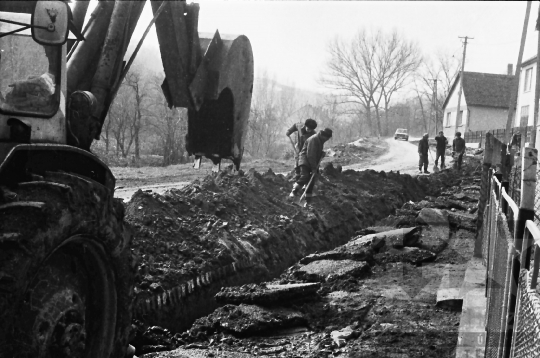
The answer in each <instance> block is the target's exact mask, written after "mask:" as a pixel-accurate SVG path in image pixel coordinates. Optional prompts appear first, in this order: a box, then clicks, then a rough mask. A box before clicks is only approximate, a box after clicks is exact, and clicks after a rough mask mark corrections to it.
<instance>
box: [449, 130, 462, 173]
mask: <svg viewBox="0 0 540 358" xmlns="http://www.w3.org/2000/svg"><path fill="white" fill-rule="evenodd" d="M454 154H457V155H458V157H457V169H458V170H461V163H462V162H463V154H465V139H463V138H461V132H456V137H455V138H454V142H453V143H452V156H454Z"/></svg>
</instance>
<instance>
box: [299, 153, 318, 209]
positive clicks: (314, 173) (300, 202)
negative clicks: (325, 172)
mask: <svg viewBox="0 0 540 358" xmlns="http://www.w3.org/2000/svg"><path fill="white" fill-rule="evenodd" d="M323 158H324V157H321V159H320V160H319V163H317V168H316V169H315V170H314V171H313V174H311V178H310V179H309V183H308V184H307V185H306V188H305V189H304V194H302V196H301V197H300V199H298V201H297V202H296V203H295V204H296V205H299V206H300V207H304V206H306V203H307V201H306V193H307V190H308V188H309V186H310V185H311V182H312V181H313V179H314V178H315V175H317V172H318V171H319V165H321V161H322V160H323Z"/></svg>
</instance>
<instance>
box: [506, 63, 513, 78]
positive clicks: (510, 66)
mask: <svg viewBox="0 0 540 358" xmlns="http://www.w3.org/2000/svg"><path fill="white" fill-rule="evenodd" d="M506 71H507V75H508V76H513V75H514V65H513V64H511V63H509V64H508V69H507V70H506Z"/></svg>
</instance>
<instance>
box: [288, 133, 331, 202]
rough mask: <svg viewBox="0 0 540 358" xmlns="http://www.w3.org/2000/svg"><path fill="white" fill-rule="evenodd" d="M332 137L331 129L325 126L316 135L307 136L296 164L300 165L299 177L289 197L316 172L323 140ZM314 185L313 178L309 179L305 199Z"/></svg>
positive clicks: (309, 196) (294, 194)
mask: <svg viewBox="0 0 540 358" xmlns="http://www.w3.org/2000/svg"><path fill="white" fill-rule="evenodd" d="M330 138H332V130H331V129H330V128H325V129H323V130H322V131H320V132H319V133H317V134H316V135H314V136H312V137H309V138H308V139H307V140H306V143H305V144H304V146H303V147H302V150H301V151H300V158H299V160H298V164H299V165H300V177H299V178H298V180H296V183H294V185H293V189H292V191H291V194H290V195H289V196H290V197H295V196H297V195H298V193H299V191H300V189H302V187H303V186H305V185H307V184H308V183H309V180H310V179H311V176H312V175H314V174H315V173H316V172H317V169H318V166H319V163H320V161H321V160H322V158H323V157H324V152H323V146H324V142H326V141H327V140H329V139H330ZM314 185H315V178H313V180H312V181H311V184H310V185H309V187H308V188H307V189H306V200H308V201H309V199H310V198H311V197H312V193H313V186H314Z"/></svg>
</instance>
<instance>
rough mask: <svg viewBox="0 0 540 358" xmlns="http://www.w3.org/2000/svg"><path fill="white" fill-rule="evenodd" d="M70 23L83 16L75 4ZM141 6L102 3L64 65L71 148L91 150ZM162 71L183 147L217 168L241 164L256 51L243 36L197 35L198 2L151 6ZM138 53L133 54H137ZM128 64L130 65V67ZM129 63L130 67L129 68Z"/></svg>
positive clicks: (123, 66) (81, 4)
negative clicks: (183, 113)
mask: <svg viewBox="0 0 540 358" xmlns="http://www.w3.org/2000/svg"><path fill="white" fill-rule="evenodd" d="M75 4H76V5H75V7H74V10H73V14H74V15H73V17H74V23H76V25H78V26H81V23H82V22H81V20H80V19H81V18H84V16H83V15H84V12H85V11H86V8H85V4H84V2H76V3H75ZM143 6H144V1H100V2H99V5H98V6H97V7H96V9H95V11H94V13H93V14H92V16H91V18H90V21H89V24H88V25H87V26H86V28H85V29H84V30H82V31H81V32H82V35H83V36H84V37H85V39H86V40H85V41H81V42H78V43H75V44H74V45H73V47H72V48H71V50H70V53H69V55H68V56H69V59H68V63H67V81H68V82H67V94H68V98H71V101H70V104H69V106H68V122H69V128H70V131H69V133H68V144H70V145H73V146H77V147H80V148H83V149H86V150H88V149H89V148H90V145H91V143H92V140H94V139H99V134H100V132H101V127H102V125H103V122H104V121H105V117H106V115H107V112H108V109H109V106H110V104H111V103H112V101H113V100H114V96H115V95H116V91H117V90H118V88H119V84H120V83H121V82H122V80H123V78H124V76H125V75H126V73H127V70H128V68H127V67H126V62H124V56H125V53H126V50H127V47H128V45H129V42H130V40H131V36H132V34H133V30H134V29H135V25H136V24H137V22H138V20H139V17H140V14H141V12H142V9H143ZM151 6H152V11H153V13H154V16H155V26H156V32H157V36H158V40H159V46H160V52H161V59H162V63H163V68H164V71H165V76H166V78H165V81H164V82H163V84H162V90H163V93H164V95H165V97H166V99H167V102H168V104H169V107H171V108H172V107H182V108H187V110H188V132H187V133H186V150H187V152H188V153H189V154H190V155H194V156H195V161H196V163H195V166H196V167H197V166H198V165H199V164H200V159H201V157H202V156H206V157H207V158H209V159H211V160H212V162H213V163H214V165H215V169H219V164H220V162H221V159H223V158H226V159H231V160H232V161H233V163H234V164H235V166H236V168H237V169H238V168H239V167H240V162H241V160H242V153H243V146H244V138H245V132H246V130H247V122H248V118H249V109H250V105H251V93H252V89H253V53H252V50H251V45H250V42H249V40H248V38H247V37H246V36H243V35H240V36H223V37H222V36H221V35H220V33H219V32H218V31H216V32H215V33H214V34H213V35H210V36H209V35H204V34H199V32H198V17H199V5H198V4H195V3H192V4H186V2H185V1H178V0H173V1H151ZM134 55H136V53H135V54H134ZM130 62H131V60H130V61H129V62H128V64H129V63H130ZM128 66H129V65H128Z"/></svg>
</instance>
